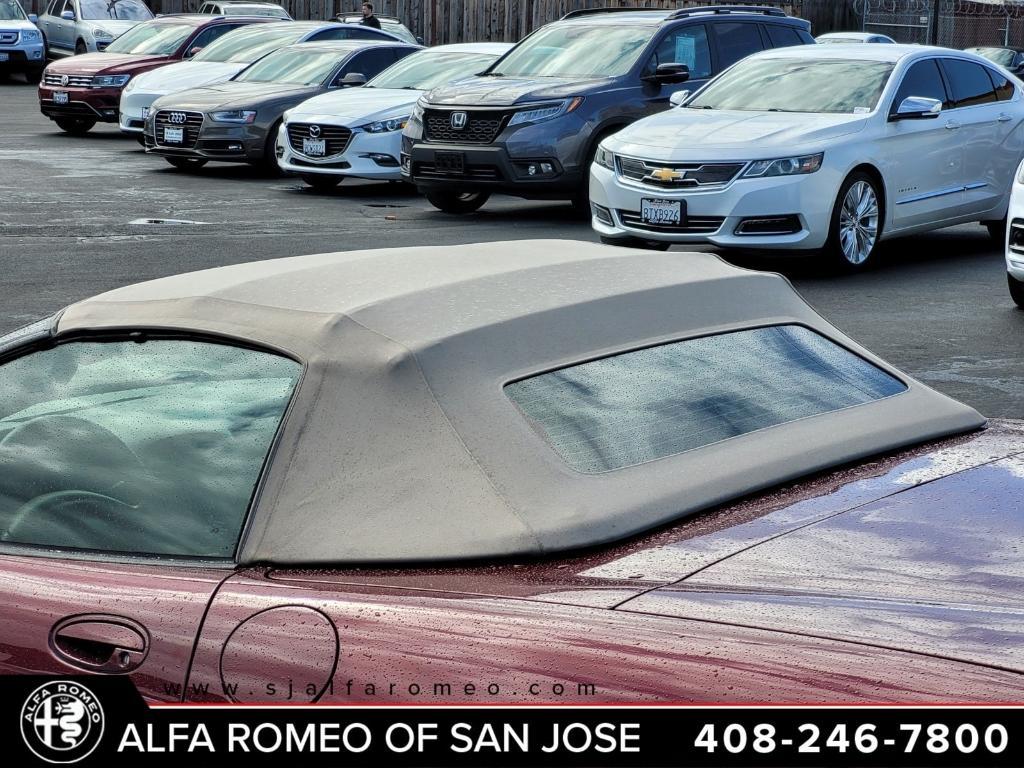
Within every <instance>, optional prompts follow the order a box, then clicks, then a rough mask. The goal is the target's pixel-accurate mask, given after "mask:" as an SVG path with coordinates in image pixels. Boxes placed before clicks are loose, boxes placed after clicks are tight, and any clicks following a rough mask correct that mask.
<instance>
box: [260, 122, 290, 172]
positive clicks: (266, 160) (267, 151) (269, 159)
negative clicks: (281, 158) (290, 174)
mask: <svg viewBox="0 0 1024 768" xmlns="http://www.w3.org/2000/svg"><path fill="white" fill-rule="evenodd" d="M280 128H281V121H280V120H278V121H277V122H276V123H274V124H273V125H272V126H270V130H269V131H267V143H266V144H264V145H263V157H262V158H261V159H260V161H259V162H258V163H256V165H257V166H258V167H259V168H261V169H263V170H264V171H266V173H268V174H269V175H271V176H282V175H284V171H283V170H282V169H281V165H280V163H279V162H278V160H277V132H278V131H279V130H280Z"/></svg>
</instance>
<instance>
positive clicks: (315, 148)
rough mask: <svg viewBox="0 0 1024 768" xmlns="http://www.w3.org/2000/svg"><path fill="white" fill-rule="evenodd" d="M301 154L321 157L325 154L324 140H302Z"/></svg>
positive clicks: (325, 143)
mask: <svg viewBox="0 0 1024 768" xmlns="http://www.w3.org/2000/svg"><path fill="white" fill-rule="evenodd" d="M302 154H304V155H309V156H310V157H323V156H324V155H326V154H327V140H326V139H303V140H302Z"/></svg>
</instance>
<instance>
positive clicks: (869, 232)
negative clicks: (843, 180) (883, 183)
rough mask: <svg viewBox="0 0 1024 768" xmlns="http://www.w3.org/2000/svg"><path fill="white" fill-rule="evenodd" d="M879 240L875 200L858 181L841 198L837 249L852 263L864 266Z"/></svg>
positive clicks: (869, 186)
mask: <svg viewBox="0 0 1024 768" xmlns="http://www.w3.org/2000/svg"><path fill="white" fill-rule="evenodd" d="M877 237H878V198H877V197H875V190H873V189H872V188H871V185H870V184H868V183H867V182H866V181H858V182H855V183H854V184H853V186H851V187H850V188H849V189H848V190H847V191H846V197H844V198H843V208H842V210H841V211H840V213H839V246H840V247H841V248H842V249H843V258H845V259H846V260H847V261H848V262H850V263H851V264H863V263H864V262H865V261H866V260H867V258H868V256H870V255H871V251H872V249H873V248H874V247H875V239H876V238H877Z"/></svg>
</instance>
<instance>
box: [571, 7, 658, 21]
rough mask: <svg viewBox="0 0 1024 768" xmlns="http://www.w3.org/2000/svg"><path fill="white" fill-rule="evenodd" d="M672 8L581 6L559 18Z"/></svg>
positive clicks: (652, 11) (656, 10)
mask: <svg viewBox="0 0 1024 768" xmlns="http://www.w3.org/2000/svg"><path fill="white" fill-rule="evenodd" d="M670 10H671V9H670V8H636V7H633V6H621V5H615V6H609V7H604V8H579V9H577V10H575V11H569V12H568V13H567V14H565V16H563V17H562V18H561V19H559V21H565V19H575V18H577V17H579V16H590V15H593V14H598V13H626V12H632V13H638V12H643V11H647V12H649V13H668V12H669V11H670Z"/></svg>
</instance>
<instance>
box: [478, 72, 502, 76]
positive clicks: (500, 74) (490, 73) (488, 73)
mask: <svg viewBox="0 0 1024 768" xmlns="http://www.w3.org/2000/svg"><path fill="white" fill-rule="evenodd" d="M504 76H505V73H504V72H484V73H483V74H482V75H480V77H504Z"/></svg>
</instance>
